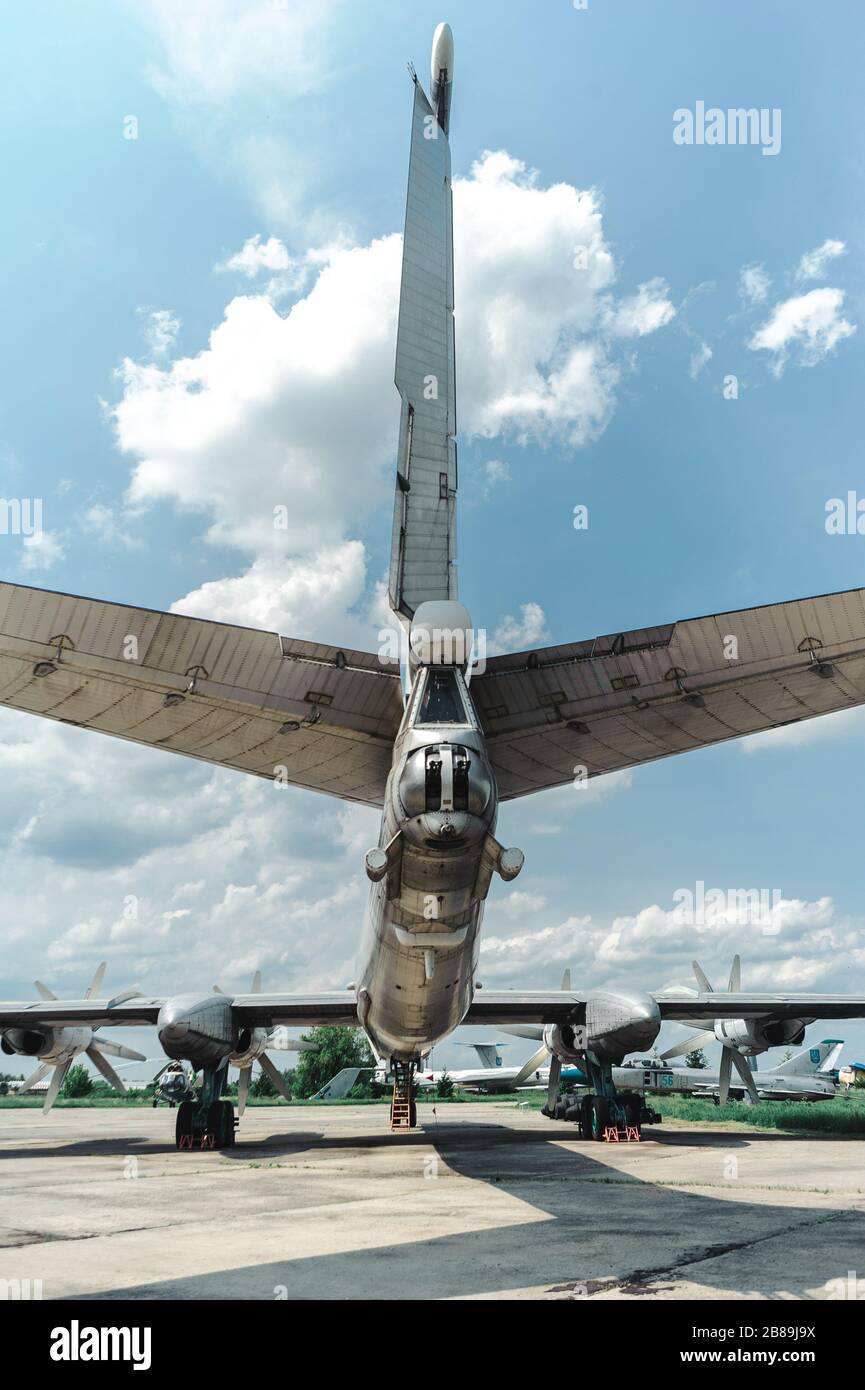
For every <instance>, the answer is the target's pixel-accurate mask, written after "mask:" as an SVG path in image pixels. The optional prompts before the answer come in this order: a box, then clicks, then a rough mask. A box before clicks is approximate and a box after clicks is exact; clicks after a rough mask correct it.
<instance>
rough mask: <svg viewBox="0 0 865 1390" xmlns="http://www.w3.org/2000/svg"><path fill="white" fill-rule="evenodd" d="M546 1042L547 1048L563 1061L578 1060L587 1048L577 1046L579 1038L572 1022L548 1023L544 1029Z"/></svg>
mask: <svg viewBox="0 0 865 1390" xmlns="http://www.w3.org/2000/svg"><path fill="white" fill-rule="evenodd" d="M544 1042H545V1044H546V1046H547V1050H548V1051H549V1052H551V1053H552V1055H553V1056H554V1057H558V1058H559V1060H560V1061H562V1062H577V1061H579V1060H580V1058H581V1057H582V1055H583V1052H584V1051H585V1048H583V1047H580V1048H578V1047H577V1039H576V1035H575V1032H574V1029H573V1027H572V1025H571V1024H570V1023H561V1024H559V1023H548V1024H547V1026H546V1028H545V1029H544Z"/></svg>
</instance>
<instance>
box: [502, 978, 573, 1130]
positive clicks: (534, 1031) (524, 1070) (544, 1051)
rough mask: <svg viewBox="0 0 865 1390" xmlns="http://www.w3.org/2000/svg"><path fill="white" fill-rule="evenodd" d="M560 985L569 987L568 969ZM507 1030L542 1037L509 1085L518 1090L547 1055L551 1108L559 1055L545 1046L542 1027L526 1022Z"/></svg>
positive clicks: (559, 1073)
mask: <svg viewBox="0 0 865 1390" xmlns="http://www.w3.org/2000/svg"><path fill="white" fill-rule="evenodd" d="M561 987H562V989H563V990H564V991H567V990H569V989H570V988H571V972H570V970H569V969H568V970H565V972H564V974H563V975H562V986H561ZM508 1032H509V1033H515V1034H516V1035H517V1036H518V1037H521V1038H532V1039H536V1038H541V1039H542V1042H541V1045H540V1047H539V1048H538V1050H537V1052H533V1053H532V1055H531V1057H530V1058H529V1060H528V1061H527V1062H524V1063H523V1065H522V1066H521V1067H520V1070H519V1071H518V1072H517V1074H516V1076H515V1077H514V1079H513V1081H512V1082H511V1085H512V1086H513V1088H514V1090H515V1091H518V1090H519V1088H520V1086H522V1085H523V1083H524V1082H525V1081H528V1079H529V1077H530V1076H531V1075H532V1072H535V1071H538V1069H539V1068H540V1067H542V1066H543V1065H544V1064H545V1062H546V1060H547V1058H548V1057H549V1059H550V1079H549V1081H548V1082H547V1108H548V1109H549V1110H552V1109H553V1107H554V1106H555V1103H556V1097H557V1096H558V1094H559V1078H560V1077H561V1074H562V1059H561V1057H557V1056H556V1054H555V1053H554V1052H550V1049H549V1048H548V1047H547V1044H546V1041H544V1040H543V1039H544V1029H543V1028H538V1027H536V1026H534V1025H532V1024H526V1025H524V1026H520V1027H518V1028H509V1029H508Z"/></svg>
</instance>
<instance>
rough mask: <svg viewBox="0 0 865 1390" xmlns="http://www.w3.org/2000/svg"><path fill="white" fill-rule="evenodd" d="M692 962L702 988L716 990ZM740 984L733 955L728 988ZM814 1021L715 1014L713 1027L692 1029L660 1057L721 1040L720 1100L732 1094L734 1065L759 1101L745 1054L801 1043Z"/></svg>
mask: <svg viewBox="0 0 865 1390" xmlns="http://www.w3.org/2000/svg"><path fill="white" fill-rule="evenodd" d="M692 964H693V967H694V975H695V977H696V980H697V984H698V985H699V986H700V989H701V990H703V991H704V992H705V993H706V994H713V993H714V990H713V989H712V985H711V983H710V981H709V979H708V977H707V975H706V972H705V971H704V970H703V968H702V966H701V965H700V963H699V961H696V960H695V961H693V962H692ZM741 987H742V962H741V960H740V959H739V957H738V956H734V957H733V964H732V966H731V968H730V979H729V983H728V985H727V992H728V994H736V993H738V991H739V990H740V989H741ZM811 1022H812V1020H811V1019H809V1018H772V1017H771V1016H769V1017H763V1018H716V1019H715V1020H714V1023H713V1025H712V1028H711V1029H706V1030H704V1031H702V1032H700V1033H691V1034H690V1035H689V1036H688V1037H687V1038H684V1039H683V1040H682V1041H681V1042H680V1043H677V1044H676V1045H675V1047H668V1048H667V1050H666V1052H662V1053H661V1058H662V1060H663V1061H665V1062H667V1061H670V1060H671V1059H672V1058H673V1057H684V1056H686V1055H687V1053H689V1052H692V1051H693V1050H694V1049H696V1048H700V1047H703V1046H704V1045H705V1044H706V1043H711V1042H719V1043H720V1044H721V1047H722V1049H723V1050H722V1052H721V1065H720V1068H719V1070H718V1098H719V1100H720V1102H721V1104H722V1105H725V1104H726V1103H727V1098H728V1096H729V1094H730V1078H731V1076H732V1073H733V1068H734V1067H735V1069H736V1071H737V1073H738V1074H739V1077H740V1078H741V1080H742V1082H743V1083H744V1086H745V1090H746V1092H747V1095H748V1098H749V1099H750V1101H751V1102H752V1103H756V1102H757V1100H758V1099H759V1096H758V1093H757V1087H756V1086H755V1084H754V1077H753V1073H752V1071H751V1067H750V1064H749V1063H748V1062H746V1061H745V1058H746V1057H756V1056H759V1054H760V1053H761V1052H766V1051H768V1049H769V1048H770V1047H783V1046H784V1045H785V1044H788V1043H794V1044H795V1043H800V1042H801V1041H802V1039H803V1037H804V1036H805V1029H806V1028H807V1026H808V1024H809V1023H811Z"/></svg>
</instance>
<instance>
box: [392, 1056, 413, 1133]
mask: <svg viewBox="0 0 865 1390" xmlns="http://www.w3.org/2000/svg"><path fill="white" fill-rule="evenodd" d="M392 1065H393V1096H392V1097H391V1102H390V1127H391V1129H413V1128H414V1125H413V1124H412V1080H413V1076H414V1068H413V1067H412V1065H411V1064H410V1063H409V1062H394V1063H393V1064H392Z"/></svg>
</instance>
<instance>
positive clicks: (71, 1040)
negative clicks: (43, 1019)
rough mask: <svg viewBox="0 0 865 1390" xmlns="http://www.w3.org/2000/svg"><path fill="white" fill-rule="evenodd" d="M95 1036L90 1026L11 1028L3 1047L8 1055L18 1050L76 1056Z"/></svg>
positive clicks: (46, 1056) (54, 1057)
mask: <svg viewBox="0 0 865 1390" xmlns="http://www.w3.org/2000/svg"><path fill="white" fill-rule="evenodd" d="M92 1040H93V1033H92V1031H91V1030H90V1029H89V1028H9V1029H7V1030H6V1032H5V1033H4V1034H3V1039H2V1042H0V1047H2V1049H3V1051H4V1052H5V1053H6V1055H7V1056H9V1057H11V1056H14V1055H15V1054H17V1055H18V1056H20V1057H39V1058H40V1059H41V1060H42V1061H44V1062H49V1061H50V1062H54V1061H57V1060H58V1058H60V1057H62V1056H64V1055H68V1056H70V1057H74V1056H77V1054H78V1053H79V1052H84V1051H86V1049H87V1048H88V1047H89V1046H90V1044H91V1042H92Z"/></svg>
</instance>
